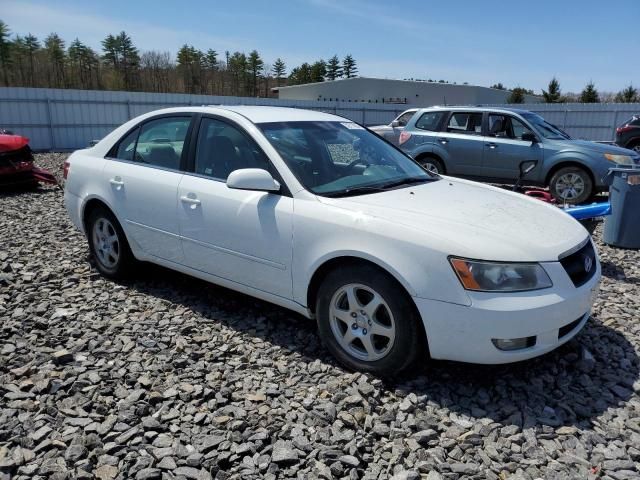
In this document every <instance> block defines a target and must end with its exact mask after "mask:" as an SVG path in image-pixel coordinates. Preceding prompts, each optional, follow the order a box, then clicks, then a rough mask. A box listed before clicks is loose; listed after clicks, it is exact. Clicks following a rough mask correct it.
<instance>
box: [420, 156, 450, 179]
mask: <svg viewBox="0 0 640 480" xmlns="http://www.w3.org/2000/svg"><path fill="white" fill-rule="evenodd" d="M418 163H419V164H420V165H422V168H424V169H425V170H428V171H429V172H431V173H436V174H438V175H441V174H443V173H444V165H443V164H442V162H441V161H440V160H438V159H437V158H433V157H422V158H419V159H418Z"/></svg>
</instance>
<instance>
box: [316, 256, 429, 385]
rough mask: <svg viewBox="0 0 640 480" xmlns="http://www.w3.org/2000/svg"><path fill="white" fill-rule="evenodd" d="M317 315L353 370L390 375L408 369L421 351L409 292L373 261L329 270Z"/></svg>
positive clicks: (334, 349)
mask: <svg viewBox="0 0 640 480" xmlns="http://www.w3.org/2000/svg"><path fill="white" fill-rule="evenodd" d="M317 320H318V330H319V332H320V336H321V338H322V341H323V343H324V344H325V346H326V347H327V349H328V350H329V351H330V352H331V353H332V354H333V356H334V357H336V359H338V361H339V362H340V363H342V364H343V365H344V366H346V367H347V368H349V369H351V370H359V371H365V372H371V373H373V374H376V375H380V376H383V377H389V376H391V375H396V374H399V373H400V372H402V371H405V370H406V369H407V368H408V367H409V366H410V365H412V364H413V363H414V361H415V360H416V358H418V355H419V354H420V353H421V352H422V351H423V348H422V347H423V345H422V340H423V335H422V327H421V322H420V319H419V317H418V314H417V312H416V310H415V307H414V306H413V304H412V303H411V299H410V297H409V296H408V295H407V293H406V292H405V291H404V290H403V289H402V287H401V286H400V285H399V284H398V283H397V282H396V281H395V280H393V279H392V278H390V277H389V276H388V275H387V274H385V273H384V272H381V271H380V270H378V269H376V268H375V267H372V266H367V265H362V266H353V267H347V268H343V269H340V270H335V271H333V272H331V273H330V274H329V275H328V276H327V278H326V279H325V281H324V282H323V284H322V286H321V287H320V290H319V292H318V299H317Z"/></svg>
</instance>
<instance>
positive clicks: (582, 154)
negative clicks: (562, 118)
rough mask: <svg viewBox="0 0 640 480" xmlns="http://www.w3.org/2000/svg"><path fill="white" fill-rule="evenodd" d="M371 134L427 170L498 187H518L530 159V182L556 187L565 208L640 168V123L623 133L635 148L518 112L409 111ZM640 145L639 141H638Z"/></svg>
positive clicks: (472, 109)
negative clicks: (628, 169) (619, 168)
mask: <svg viewBox="0 0 640 480" xmlns="http://www.w3.org/2000/svg"><path fill="white" fill-rule="evenodd" d="M371 130H373V131H374V132H376V133H378V134H379V135H381V136H383V137H384V138H386V139H387V140H389V141H391V142H392V143H394V144H396V145H398V146H399V147H400V148H401V149H402V150H404V151H405V152H406V153H407V154H409V155H410V156H411V157H412V158H414V159H415V160H416V161H418V162H419V163H420V164H422V165H423V166H424V167H425V168H426V169H428V170H430V171H433V172H437V173H443V174H447V175H453V176H459V177H465V178H471V179H477V180H482V181H487V182H494V183H513V182H514V181H515V180H516V179H517V178H518V174H519V165H520V163H521V162H523V161H530V160H531V161H536V162H537V163H538V168H536V169H535V170H534V171H533V172H532V175H531V176H530V177H527V182H528V183H530V184H533V185H541V186H546V187H549V189H550V191H551V194H552V195H553V196H554V197H555V198H556V199H557V200H558V201H559V202H567V203H582V202H585V201H587V200H589V199H590V198H591V197H592V196H593V195H594V194H596V193H598V192H600V191H603V190H606V189H607V183H606V178H605V177H606V176H607V173H608V171H609V168H611V167H612V166H615V165H617V164H634V163H635V164H639V163H640V151H639V150H640V120H638V118H637V117H634V119H632V120H631V121H630V122H628V124H626V125H625V126H624V127H621V128H619V129H618V132H619V135H620V138H621V139H622V138H623V137H624V141H625V142H626V143H625V146H634V147H637V149H636V150H635V151H634V150H628V149H626V148H621V147H619V146H615V145H606V144H601V143H595V142H588V141H584V140H575V139H572V138H571V137H570V136H569V135H568V134H567V133H566V132H564V131H562V129H560V128H558V127H557V126H555V125H553V124H551V123H549V122H547V121H546V120H545V119H544V118H543V117H541V116H540V115H538V114H536V113H533V112H529V111H526V110H520V109H515V108H480V107H432V108H421V109H411V110H407V111H406V112H403V113H402V114H401V115H400V116H399V117H398V118H397V119H395V120H394V121H393V122H391V124H390V125H386V126H378V127H372V128H371ZM634 142H638V143H634Z"/></svg>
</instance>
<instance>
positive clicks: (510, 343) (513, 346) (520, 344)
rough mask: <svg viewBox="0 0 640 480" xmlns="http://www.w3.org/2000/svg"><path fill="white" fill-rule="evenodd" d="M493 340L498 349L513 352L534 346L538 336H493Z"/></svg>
mask: <svg viewBox="0 0 640 480" xmlns="http://www.w3.org/2000/svg"><path fill="white" fill-rule="evenodd" d="M491 342H492V343H493V345H494V346H495V347H496V348H497V349H498V350H502V351H505V352H511V351H513V350H522V349H523V348H529V347H533V346H534V345H535V344H536V337H522V338H492V339H491Z"/></svg>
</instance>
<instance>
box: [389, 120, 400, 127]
mask: <svg viewBox="0 0 640 480" xmlns="http://www.w3.org/2000/svg"><path fill="white" fill-rule="evenodd" d="M391 126H392V127H393V128H397V127H399V126H400V122H399V121H398V120H394V121H393V122H391Z"/></svg>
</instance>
